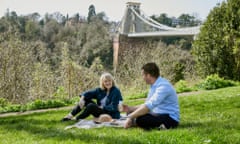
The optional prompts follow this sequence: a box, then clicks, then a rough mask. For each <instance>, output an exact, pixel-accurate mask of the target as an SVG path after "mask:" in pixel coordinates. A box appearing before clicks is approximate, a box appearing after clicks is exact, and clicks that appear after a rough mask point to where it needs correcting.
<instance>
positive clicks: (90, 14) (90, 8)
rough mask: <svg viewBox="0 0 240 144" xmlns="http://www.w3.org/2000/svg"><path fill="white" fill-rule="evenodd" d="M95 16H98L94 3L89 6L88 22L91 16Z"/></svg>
mask: <svg viewBox="0 0 240 144" xmlns="http://www.w3.org/2000/svg"><path fill="white" fill-rule="evenodd" d="M93 16H96V12H95V7H94V5H90V6H89V8H88V17H87V19H88V23H90V21H91V18H92V17H93Z"/></svg>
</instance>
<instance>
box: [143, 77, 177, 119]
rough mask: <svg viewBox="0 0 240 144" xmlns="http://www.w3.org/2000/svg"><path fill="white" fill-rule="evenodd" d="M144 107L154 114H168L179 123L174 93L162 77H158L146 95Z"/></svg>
mask: <svg viewBox="0 0 240 144" xmlns="http://www.w3.org/2000/svg"><path fill="white" fill-rule="evenodd" d="M145 105H146V106H147V108H148V109H149V110H150V113H154V114H169V116H170V117H171V118H172V119H174V120H176V121H177V122H179V120H180V118H179V117H180V116H179V105H178V97H177V94H176V91H175V90H174V88H173V86H172V85H171V84H170V82H169V81H168V80H166V79H164V78H162V77H158V78H157V80H156V81H155V83H154V84H152V85H151V88H150V90H149V93H148V97H147V99H146V102H145Z"/></svg>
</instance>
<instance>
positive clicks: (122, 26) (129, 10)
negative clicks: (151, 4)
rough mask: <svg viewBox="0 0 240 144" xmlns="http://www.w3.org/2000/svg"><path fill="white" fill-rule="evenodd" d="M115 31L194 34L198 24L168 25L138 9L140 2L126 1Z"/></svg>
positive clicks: (147, 34) (130, 34) (150, 34)
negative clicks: (184, 25)
mask: <svg viewBox="0 0 240 144" xmlns="http://www.w3.org/2000/svg"><path fill="white" fill-rule="evenodd" d="M116 31H117V32H118V33H119V34H122V35H127V36H128V37H154V36H158V37H159V36H194V35H196V34H198V33H199V31H200V26H195V27H186V28H175V27H169V26H166V25H163V24H160V23H159V22H157V21H155V20H153V19H152V18H150V17H149V16H147V15H146V13H145V12H144V11H142V10H141V9H140V3H136V2H128V3H127V6H126V9H125V12H124V16H123V18H122V20H121V22H120V23H119V25H118V26H117V28H116Z"/></svg>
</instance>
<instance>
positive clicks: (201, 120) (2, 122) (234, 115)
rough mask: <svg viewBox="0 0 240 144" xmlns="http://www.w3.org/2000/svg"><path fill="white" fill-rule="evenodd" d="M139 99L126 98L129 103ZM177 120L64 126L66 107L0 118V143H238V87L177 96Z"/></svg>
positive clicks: (239, 109) (239, 140) (239, 108)
mask: <svg viewBox="0 0 240 144" xmlns="http://www.w3.org/2000/svg"><path fill="white" fill-rule="evenodd" d="M142 102H143V100H134V101H133V100H131V101H130V100H129V101H127V102H126V103H128V104H130V105H133V104H139V103H142ZM179 102H180V108H181V124H180V126H179V127H178V128H177V129H173V130H162V131H158V130H152V131H144V130H142V129H139V128H131V129H128V130H125V129H123V128H96V129H89V130H85V129H77V128H72V129H68V130H64V128H65V127H66V126H68V125H71V124H73V123H74V122H73V121H72V122H64V123H62V122H60V119H61V118H62V117H63V116H64V115H65V114H67V113H68V112H69V110H59V111H48V112H44V113H36V114H29V115H22V116H9V117H1V118H0V144H61V143H62V144H81V143H86V144H87V143H94V144H95V143H97V144H101V143H102V144H125V143H126V144H139V143H142V144H178V143H179V144H208V143H209V144H239V143H240V118H239V117H240V87H230V88H224V89H219V90H213V91H203V92H201V93H197V94H192V95H190V96H181V97H179Z"/></svg>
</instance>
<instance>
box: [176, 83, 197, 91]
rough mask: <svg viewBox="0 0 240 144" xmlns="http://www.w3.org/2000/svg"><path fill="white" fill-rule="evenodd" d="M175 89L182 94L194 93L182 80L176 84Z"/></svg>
mask: <svg viewBox="0 0 240 144" xmlns="http://www.w3.org/2000/svg"><path fill="white" fill-rule="evenodd" d="M175 88H176V91H177V93H182V92H190V91H193V90H194V89H193V88H191V87H189V86H188V85H187V82H186V81H184V80H180V81H178V82H177V83H176V84H175Z"/></svg>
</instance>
